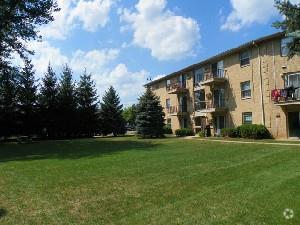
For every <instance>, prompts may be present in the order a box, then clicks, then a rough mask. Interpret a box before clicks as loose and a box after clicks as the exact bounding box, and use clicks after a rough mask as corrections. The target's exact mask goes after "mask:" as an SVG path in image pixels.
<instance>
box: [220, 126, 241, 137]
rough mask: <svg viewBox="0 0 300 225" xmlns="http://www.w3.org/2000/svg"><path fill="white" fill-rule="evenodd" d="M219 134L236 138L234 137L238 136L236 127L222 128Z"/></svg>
mask: <svg viewBox="0 0 300 225" xmlns="http://www.w3.org/2000/svg"><path fill="white" fill-rule="evenodd" d="M221 136H222V137H231V138H236V137H238V129H237V128H223V129H222V130H221Z"/></svg>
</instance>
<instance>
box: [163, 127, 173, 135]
mask: <svg viewBox="0 0 300 225" xmlns="http://www.w3.org/2000/svg"><path fill="white" fill-rule="evenodd" d="M164 134H173V131H172V129H171V128H170V127H169V126H164Z"/></svg>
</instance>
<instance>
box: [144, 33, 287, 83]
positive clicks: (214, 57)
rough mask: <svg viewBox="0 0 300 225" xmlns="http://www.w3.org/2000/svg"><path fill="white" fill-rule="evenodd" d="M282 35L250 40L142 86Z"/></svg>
mask: <svg viewBox="0 0 300 225" xmlns="http://www.w3.org/2000/svg"><path fill="white" fill-rule="evenodd" d="M284 34H285V33H284V32H283V31H282V32H277V33H273V34H270V35H267V36H263V37H260V38H257V39H255V40H252V41H248V42H246V43H244V44H241V45H239V46H238V47H235V48H231V49H229V50H227V51H224V52H221V53H219V54H217V55H214V56H212V57H209V58H207V59H205V60H203V61H200V62H199V63H195V64H192V65H190V66H187V67H185V68H183V69H181V70H178V71H176V72H173V73H171V74H168V75H166V76H164V77H161V78H159V79H157V80H153V81H151V82H149V83H146V84H145V85H144V87H148V86H151V85H153V84H155V83H158V82H160V81H163V80H165V79H167V78H171V77H173V76H175V75H178V74H181V73H185V72H188V71H190V70H191V69H195V68H196V67H200V66H202V65H204V64H207V63H209V62H211V61H215V60H217V59H219V58H222V57H225V56H228V55H232V54H234V53H236V52H238V51H241V50H243V49H245V48H248V47H249V46H253V45H255V44H260V43H262V42H265V41H268V40H270V39H274V38H279V37H282V36H284Z"/></svg>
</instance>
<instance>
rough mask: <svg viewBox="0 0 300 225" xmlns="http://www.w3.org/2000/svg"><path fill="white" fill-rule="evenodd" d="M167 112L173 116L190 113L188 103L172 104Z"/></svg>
mask: <svg viewBox="0 0 300 225" xmlns="http://www.w3.org/2000/svg"><path fill="white" fill-rule="evenodd" d="M167 112H168V114H169V115H171V116H185V115H188V111H187V105H177V106H170V107H169V108H167Z"/></svg>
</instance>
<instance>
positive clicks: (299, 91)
mask: <svg viewBox="0 0 300 225" xmlns="http://www.w3.org/2000/svg"><path fill="white" fill-rule="evenodd" d="M285 86H286V87H294V88H296V90H295V98H296V99H300V74H299V73H297V74H290V75H288V76H287V79H286V84H285Z"/></svg>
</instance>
